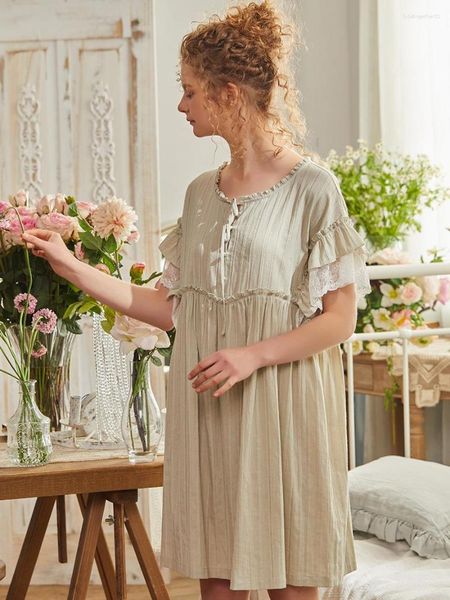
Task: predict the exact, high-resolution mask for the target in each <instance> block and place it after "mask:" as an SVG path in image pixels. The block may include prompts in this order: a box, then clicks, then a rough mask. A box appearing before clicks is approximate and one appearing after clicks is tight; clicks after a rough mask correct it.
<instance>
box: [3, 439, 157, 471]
mask: <svg viewBox="0 0 450 600" xmlns="http://www.w3.org/2000/svg"><path fill="white" fill-rule="evenodd" d="M162 454H163V452H159V451H158V456H160V455H162ZM110 458H128V454H127V450H126V448H125V446H122V447H120V446H119V447H118V448H114V449H108V450H106V449H105V450H97V449H85V448H73V447H70V448H69V447H66V446H60V445H59V444H53V453H52V456H51V458H50V462H51V463H57V462H77V461H80V462H81V461H85V460H107V459H110ZM5 467H17V465H13V464H12V463H11V462H10V460H9V458H8V456H7V454H6V449H1V450H0V468H5Z"/></svg>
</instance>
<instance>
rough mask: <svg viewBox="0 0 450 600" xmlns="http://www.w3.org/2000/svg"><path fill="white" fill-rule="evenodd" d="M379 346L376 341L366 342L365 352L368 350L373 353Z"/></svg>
mask: <svg viewBox="0 0 450 600" xmlns="http://www.w3.org/2000/svg"><path fill="white" fill-rule="evenodd" d="M380 348H381V346H380V344H379V343H378V342H373V341H372V342H367V344H366V349H367V352H370V354H375V353H376V352H378V350H379V349H380Z"/></svg>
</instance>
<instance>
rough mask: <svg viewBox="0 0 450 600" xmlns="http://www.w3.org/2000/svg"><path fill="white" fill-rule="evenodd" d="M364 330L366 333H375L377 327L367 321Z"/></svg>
mask: <svg viewBox="0 0 450 600" xmlns="http://www.w3.org/2000/svg"><path fill="white" fill-rule="evenodd" d="M363 331H364V333H373V332H374V331H375V329H374V328H373V327H372V325H371V324H370V323H367V325H364V329H363Z"/></svg>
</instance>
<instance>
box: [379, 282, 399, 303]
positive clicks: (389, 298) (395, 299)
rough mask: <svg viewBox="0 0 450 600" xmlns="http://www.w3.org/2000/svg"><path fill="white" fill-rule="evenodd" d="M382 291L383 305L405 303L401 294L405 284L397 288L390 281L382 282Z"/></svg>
mask: <svg viewBox="0 0 450 600" xmlns="http://www.w3.org/2000/svg"><path fill="white" fill-rule="evenodd" d="M380 292H381V293H382V294H383V297H382V298H381V306H384V307H388V306H392V305H393V304H403V301H402V299H401V294H402V292H403V286H400V287H398V288H395V287H394V286H392V285H391V284H390V283H382V284H381V285H380Z"/></svg>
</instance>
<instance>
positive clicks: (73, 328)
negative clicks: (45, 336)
mask: <svg viewBox="0 0 450 600" xmlns="http://www.w3.org/2000/svg"><path fill="white" fill-rule="evenodd" d="M63 322H64V325H65V326H66V329H67V331H70V333H75V334H76V335H80V334H81V333H83V332H82V330H81V327H80V325H79V323H78V321H75V320H74V319H72V320H69V321H68V320H65V321H63Z"/></svg>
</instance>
